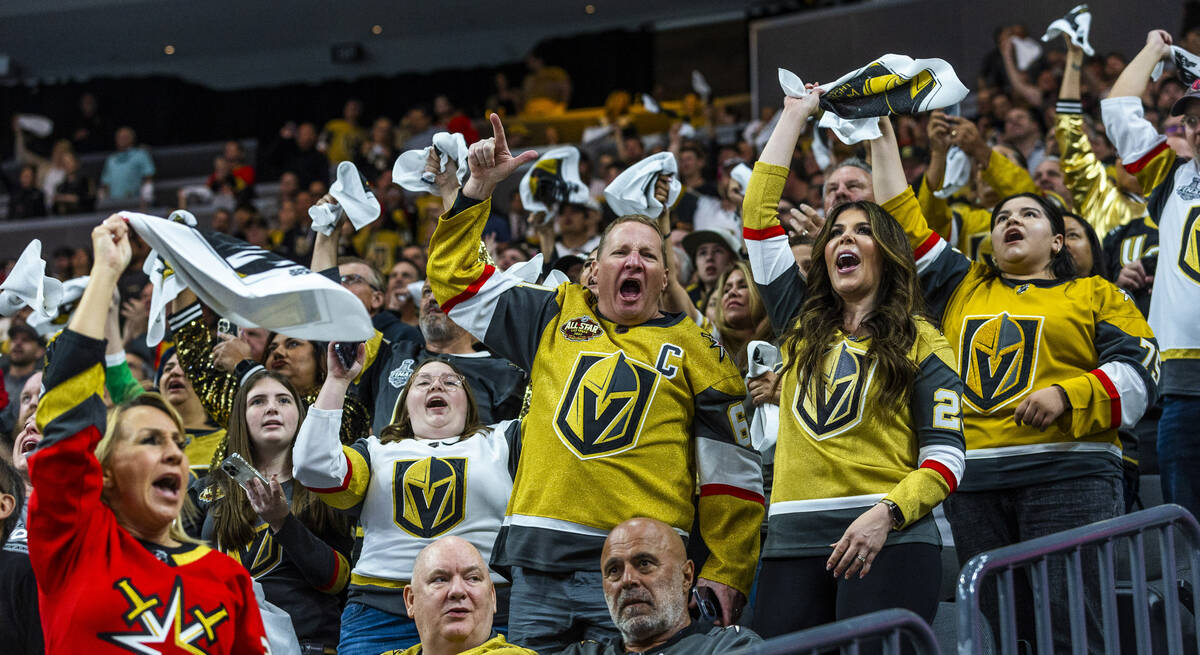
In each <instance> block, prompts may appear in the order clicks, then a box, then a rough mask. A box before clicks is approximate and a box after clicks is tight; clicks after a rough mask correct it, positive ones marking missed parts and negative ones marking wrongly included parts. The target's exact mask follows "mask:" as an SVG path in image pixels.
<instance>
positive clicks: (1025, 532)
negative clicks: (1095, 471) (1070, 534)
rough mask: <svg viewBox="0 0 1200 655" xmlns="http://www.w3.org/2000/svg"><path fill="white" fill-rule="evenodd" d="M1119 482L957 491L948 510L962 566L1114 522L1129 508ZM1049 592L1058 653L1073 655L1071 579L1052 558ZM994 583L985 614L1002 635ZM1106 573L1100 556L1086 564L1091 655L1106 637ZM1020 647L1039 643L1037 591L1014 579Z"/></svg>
mask: <svg viewBox="0 0 1200 655" xmlns="http://www.w3.org/2000/svg"><path fill="white" fill-rule="evenodd" d="M1121 486H1122V484H1121V478H1120V476H1119V474H1117V473H1116V472H1115V471H1114V472H1113V475H1111V476H1102V475H1090V476H1084V477H1081V478H1071V479H1067V480H1055V481H1054V482H1045V483H1042V484H1032V485H1027V486H1024V487H1016V488H1014V489H996V490H993V491H976V492H962V491H957V492H955V493H952V494H950V496H949V497H948V498H946V502H945V504H944V507H945V508H946V517H947V518H948V519H950V529H951V531H952V532H953V533H954V546H955V548H956V550H957V553H958V562H959V565H960V566H961V565H964V564H966V563H967V561H968V560H970V559H971V558H972V557H974V556H976V555H978V554H980V553H982V552H985V551H989V550H993V549H996V548H999V547H1001V546H1007V545H1009V544H1015V543H1017V542H1018V541H1027V540H1029V539H1033V538H1034V537H1041V536H1045V535H1048V534H1054V533H1055V532H1062V531H1063V530H1068V529H1070V528H1077V527H1079V526H1081V525H1087V524H1089V523H1095V522H1096V521H1102V520H1104V519H1110V518H1113V517H1115V516H1119V515H1120V514H1121V511H1122V509H1123V508H1124V501H1123V500H1122V494H1121ZM1047 573H1048V578H1049V584H1050V589H1051V590H1052V591H1051V594H1052V595H1051V596H1050V623H1051V625H1052V626H1053V636H1054V652H1056V653H1069V652H1071V633H1070V631H1069V630H1068V629H1067V626H1069V625H1070V609H1069V608H1068V607H1067V593H1066V589H1067V572H1066V565H1065V563H1064V561H1063V558H1061V557H1052V558H1050V560H1049V565H1048V566H1047ZM995 581H996V578H995V577H991V578H988V580H987V581H986V582H985V584H984V585H983V588H982V593H981V597H980V609H981V610H982V611H983V615H984V616H985V617H987V619H988V621H989V622H990V623H991V625H992V633H993V634H994V635H996V636H997V638H998V637H999V635H1000V632H999V604H998V603H997V601H996V584H995ZM1099 581H1100V572H1099V569H1098V566H1097V559H1096V557H1095V555H1094V554H1091V553H1085V555H1084V557H1083V588H1084V607H1085V623H1086V625H1087V635H1088V651H1089V652H1092V653H1100V652H1103V638H1102V636H1101V631H1100V589H1099V585H1100V582H1099ZM1014 592H1015V596H1016V608H1017V632H1018V638H1019V639H1026V640H1029V641H1030V642H1031V643H1032V642H1033V627H1034V616H1033V591H1032V588H1031V587H1030V585H1029V582H1028V579H1027V578H1026V577H1025V576H1022V575H1017V576H1015V578H1014Z"/></svg>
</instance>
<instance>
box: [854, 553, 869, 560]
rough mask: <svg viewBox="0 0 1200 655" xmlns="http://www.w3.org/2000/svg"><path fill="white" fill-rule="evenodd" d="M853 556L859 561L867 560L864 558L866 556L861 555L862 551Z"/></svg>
mask: <svg viewBox="0 0 1200 655" xmlns="http://www.w3.org/2000/svg"><path fill="white" fill-rule="evenodd" d="M855 558H857V559H858V561H860V562H865V561H867V558H866V557H864V556H863V555H862V553H859V554H858V555H855Z"/></svg>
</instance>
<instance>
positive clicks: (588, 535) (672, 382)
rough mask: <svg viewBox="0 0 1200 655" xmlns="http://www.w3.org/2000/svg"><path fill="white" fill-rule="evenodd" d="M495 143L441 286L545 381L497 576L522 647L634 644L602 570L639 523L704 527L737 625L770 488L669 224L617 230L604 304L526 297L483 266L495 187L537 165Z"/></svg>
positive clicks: (466, 198) (575, 295) (712, 569)
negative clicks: (505, 575) (662, 230)
mask: <svg viewBox="0 0 1200 655" xmlns="http://www.w3.org/2000/svg"><path fill="white" fill-rule="evenodd" d="M491 120H492V126H493V129H494V130H495V133H496V136H495V138H494V139H487V140H484V141H481V142H478V143H476V144H474V145H472V146H471V151H470V155H469V157H468V162H469V165H470V167H471V177H470V179H469V180H468V181H467V183H466V184H465V185H464V186H463V188H462V190H461V191H460V192H459V195H458V198H457V200H456V201H455V203H454V206H453V207H452V208H451V209H450V211H449V212H447V213H446V214H445V215H444V216H443V217H442V219H441V220H440V221H439V223H438V227H437V230H436V231H435V232H434V235H433V239H432V240H431V242H430V257H429V272H430V275H429V279H430V283H431V285H432V286H433V291H434V294H435V296H436V297H437V301H438V302H439V303H440V304H441V306H442V308H443V310H444V311H446V312H447V313H448V314H449V315H450V318H451V319H453V320H454V321H455V322H456V323H458V324H459V325H461V326H463V327H464V328H466V329H467V330H468V331H469V332H471V333H472V334H473V335H475V337H476V338H478V339H479V340H481V341H483V342H484V343H485V344H487V345H488V347H489V348H491V349H493V350H494V351H496V352H497V353H499V354H501V355H502V356H503V357H505V358H507V359H508V360H509V361H511V362H513V363H515V364H517V365H518V366H520V367H522V368H524V369H525V370H527V371H528V372H529V375H530V380H531V384H532V396H531V400H530V406H529V413H528V415H527V416H526V417H525V420H524V423H523V426H522V440H521V445H520V448H519V451H518V452H519V460H518V466H517V474H516V478H515V479H514V485H513V492H512V497H511V499H510V501H509V504H508V510H507V515H506V517H505V519H504V524H503V527H502V529H501V532H500V535H499V537H498V539H497V543H496V548H495V551H494V552H493V560H494V561H493V564H494V565H497V566H502V567H511V568H512V579H513V587H512V604H511V614H510V616H511V617H512V619H511V620H510V623H509V633H510V637H511V638H512V639H513V640H514V641H515V642H516V643H520V644H522V645H523V646H526V647H527V648H532V649H535V650H538V651H540V652H552V651H555V650H558V649H560V648H562V647H564V646H565V645H566V644H569V643H572V642H576V641H579V640H581V639H598V640H602V639H605V638H608V637H614V636H617V633H616V630H615V627H614V626H613V625H612V621H611V618H610V617H609V613H608V608H607V606H606V604H605V602H604V595H603V594H602V593H601V589H602V585H601V581H600V577H599V576H600V574H599V573H598V572H596V571H595V562H596V561H597V559H598V558H599V557H600V551H601V549H602V548H603V546H604V539H605V537H606V536H607V534H608V532H609V530H611V529H612V528H613V527H615V526H617V525H618V524H620V523H622V522H623V521H626V520H628V519H630V518H633V517H635V516H646V517H650V518H655V519H658V520H661V521H663V522H664V523H666V524H668V525H670V526H671V527H672V528H674V529H675V530H676V531H677V532H678V533H679V534H680V535H684V536H686V535H687V534H689V532H690V531H691V528H692V520H693V516H694V515H695V511H694V507H695V505H694V499H695V498H697V497H699V523H700V534H701V535H702V536H703V538H704V540H705V543H706V544H707V545H708V547H709V549H710V550H711V551H712V554H711V555H710V557H709V559H708V561H707V562H706V563H705V565H704V568H703V570H702V571H701V572H700V575H699V580H698V582H697V584H698V585H699V586H703V587H708V588H711V589H712V590H713V592H714V593H715V594H716V596H717V599H718V600H719V601H720V605H721V610H722V616H721V617H720V618H721V621H720V622H721V623H722V624H731V623H732V622H734V621H735V620H736V619H737V616H738V614H739V612H740V608H741V607H742V606H743V605H744V604H745V598H746V596H745V595H746V593H747V592H748V591H749V588H750V583H751V580H752V579H753V576H754V567H755V562H756V561H757V559H758V546H759V541H758V539H759V538H758V530H759V525H760V524H761V522H762V515H763V497H762V477H761V469H760V462H759V457H758V454H757V453H756V452H755V451H754V450H753V449H751V448H750V446H749V443H750V440H749V429H748V427H747V423H746V416H745V414H744V412H743V409H742V400H743V398H744V396H745V387H744V385H743V383H742V380H741V376H740V375H739V373H738V370H737V368H736V366H735V365H734V364H733V362H732V359H731V358H730V357H729V355H728V354H727V353H726V352H725V351H724V350H723V349H722V348H721V346H720V345H719V344H718V343H717V341H716V340H715V339H713V338H712V336H711V335H708V334H706V333H704V332H702V331H701V330H700V329H699V328H698V327H697V326H696V325H695V324H694V323H693V322H691V321H689V320H688V319H687V318H686V317H685V316H683V315H681V314H667V313H663V312H661V311H660V310H659V298H660V296H661V295H662V291H663V289H664V288H665V287H666V284H667V269H666V265H665V261H666V257H665V249H664V242H663V238H662V236H661V235H660V234H659V232H658V229H657V226H656V223H655V222H653V221H651V220H650V219H647V218H645V217H634V216H626V217H622V218H620V219H618V220H616V221H614V222H613V224H612V225H610V226H609V227H608V229H607V230H605V232H604V235H603V238H602V239H601V242H600V252H599V255H598V259H597V263H596V272H595V278H596V280H597V288H596V293H595V294H592V293H591V292H589V291H587V290H585V289H584V288H583V287H580V286H578V285H574V284H564V285H562V286H560V287H558V288H557V289H550V288H546V287H540V286H536V285H529V284H522V283H521V282H520V281H519V280H518V279H516V278H513V277H510V276H508V275H507V274H505V273H503V272H500V271H497V270H496V269H495V268H494V267H492V266H490V265H487V264H485V263H484V262H482V261H480V260H479V257H478V254H477V252H478V243H479V238H480V236H481V235H482V232H483V228H484V222H485V221H486V220H487V217H488V214H489V212H490V210H491V199H490V197H491V194H492V191H493V190H494V189H495V187H496V185H497V184H498V183H499V182H500V181H502V180H503V179H504V178H506V177H508V175H510V174H511V173H512V172H513V171H514V170H516V169H517V168H518V167H519V166H520V165H522V164H524V163H525V162H528V161H530V160H531V159H533V158H534V153H525V154H523V155H521V156H519V157H514V156H513V155H512V154H511V153H510V152H509V150H508V145H507V143H506V142H505V139H504V128H503V126H502V125H501V124H500V119H499V118H498V117H497V116H495V115H493V116H492V117H491Z"/></svg>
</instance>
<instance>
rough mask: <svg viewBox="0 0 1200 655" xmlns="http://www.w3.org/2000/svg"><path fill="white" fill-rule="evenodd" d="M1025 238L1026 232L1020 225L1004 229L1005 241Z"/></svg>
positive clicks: (1011, 241)
mask: <svg viewBox="0 0 1200 655" xmlns="http://www.w3.org/2000/svg"><path fill="white" fill-rule="evenodd" d="M1024 238H1025V233H1024V232H1022V231H1021V228H1019V227H1010V228H1008V229H1007V230H1005V231H1004V243H1014V242H1017V241H1021V240H1023V239H1024Z"/></svg>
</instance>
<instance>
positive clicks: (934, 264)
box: [871, 116, 970, 316]
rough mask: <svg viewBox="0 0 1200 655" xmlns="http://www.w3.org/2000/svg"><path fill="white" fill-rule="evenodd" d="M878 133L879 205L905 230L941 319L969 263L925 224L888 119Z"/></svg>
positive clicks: (875, 176)
mask: <svg viewBox="0 0 1200 655" xmlns="http://www.w3.org/2000/svg"><path fill="white" fill-rule="evenodd" d="M879 131H880V132H881V135H880V136H879V138H877V139H872V140H871V162H872V165H871V179H872V183H873V184H874V187H875V199H876V202H879V204H880V206H882V207H883V208H884V209H885V210H887V212H888V213H889V214H891V215H892V218H895V219H896V222H898V223H899V224H900V226H901V227H902V228H904V233H905V234H906V235H907V236H908V242H909V244H910V245H911V246H912V249H913V256H914V258H916V260H917V273H918V274H920V276H921V286H922V290H923V291H924V292H925V302H926V305H927V306H928V308H929V311H930V312H931V313H932V314H933V315H934V316H941V314H942V311H943V310H944V309H945V307H946V303H947V302H948V301H949V299H950V295H951V293H953V291H954V289H955V288H957V287H958V284H959V283H960V282H962V280H963V278H964V277H965V276H966V274H967V270H968V269H969V268H970V260H968V259H967V256H966V255H964V254H962V253H960V252H958V251H956V250H954V249H953V248H951V247H950V245H949V244H948V243H947V242H946V240H945V239H943V238H942V237H941V236H939V235H938V234H937V233H936V232H934V231H933V230H932V229H930V227H929V224H928V223H927V222H926V221H925V216H924V215H922V214H921V207H920V205H919V204H918V203H917V198H916V196H914V195H913V192H912V188H911V187H909V186H908V181H907V180H906V179H905V177H904V166H903V164H902V163H901V161H900V148H899V146H897V145H896V133H895V131H894V130H892V122H891V121H890V120H888V118H887V117H886V116H884V117H882V118H880V119H879Z"/></svg>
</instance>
